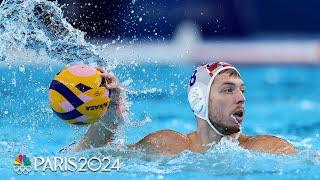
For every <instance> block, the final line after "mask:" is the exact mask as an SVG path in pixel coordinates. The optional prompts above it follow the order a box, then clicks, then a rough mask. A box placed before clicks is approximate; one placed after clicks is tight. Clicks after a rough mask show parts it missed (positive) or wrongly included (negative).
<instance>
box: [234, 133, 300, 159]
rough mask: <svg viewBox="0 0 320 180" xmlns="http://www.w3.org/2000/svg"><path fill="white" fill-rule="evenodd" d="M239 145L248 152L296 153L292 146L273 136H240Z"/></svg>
mask: <svg viewBox="0 0 320 180" xmlns="http://www.w3.org/2000/svg"><path fill="white" fill-rule="evenodd" d="M239 142H240V145H241V146H242V147H243V148H245V149H249V150H255V151H260V152H266V153H272V154H296V153H298V151H297V150H296V149H295V148H294V146H293V145H292V144H291V143H289V142H287V141H286V140H284V139H281V138H278V137H275V136H267V135H262V136H245V135H243V136H241V137H240V139H239Z"/></svg>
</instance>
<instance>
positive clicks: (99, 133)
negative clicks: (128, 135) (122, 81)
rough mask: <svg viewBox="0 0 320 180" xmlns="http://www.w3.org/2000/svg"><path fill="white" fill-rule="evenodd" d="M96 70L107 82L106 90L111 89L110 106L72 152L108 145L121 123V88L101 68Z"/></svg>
mask: <svg viewBox="0 0 320 180" xmlns="http://www.w3.org/2000/svg"><path fill="white" fill-rule="evenodd" d="M97 70H99V71H100V72H102V74H101V76H102V77H103V78H106V79H107V81H108V84H107V85H106V86H107V88H109V89H111V97H110V98H111V102H110V106H109V109H108V112H107V113H106V115H105V116H104V117H102V119H100V120H99V121H97V122H95V123H94V124H92V125H91V126H90V128H89V129H88V131H87V133H86V134H85V135H84V136H83V137H82V138H81V140H80V141H79V142H78V143H77V144H76V145H75V146H74V147H73V148H72V150H73V151H81V150H84V149H89V148H96V147H101V146H104V145H106V144H108V143H109V142H111V141H112V140H113V137H114V134H115V132H116V130H117V127H118V126H119V125H120V124H121V123H122V122H123V115H122V109H121V108H122V107H121V97H120V94H121V91H122V88H121V86H120V85H119V83H118V82H117V80H116V78H115V76H114V75H112V74H110V73H107V72H105V71H104V70H103V69H101V68H97Z"/></svg>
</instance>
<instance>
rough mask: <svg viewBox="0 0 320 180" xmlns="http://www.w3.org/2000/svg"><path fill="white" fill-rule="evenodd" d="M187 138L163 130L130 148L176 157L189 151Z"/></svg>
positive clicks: (174, 132)
mask: <svg viewBox="0 0 320 180" xmlns="http://www.w3.org/2000/svg"><path fill="white" fill-rule="evenodd" d="M189 146H190V142H189V139H188V137H187V136H185V135H183V134H180V133H178V132H176V131H172V130H161V131H157V132H154V133H151V134H149V135H148V136H146V137H144V138H143V139H142V140H140V141H139V142H137V143H136V144H133V145H129V148H132V149H139V150H145V151H149V152H152V153H155V154H161V155H176V154H179V153H180V152H182V151H184V150H186V149H189Z"/></svg>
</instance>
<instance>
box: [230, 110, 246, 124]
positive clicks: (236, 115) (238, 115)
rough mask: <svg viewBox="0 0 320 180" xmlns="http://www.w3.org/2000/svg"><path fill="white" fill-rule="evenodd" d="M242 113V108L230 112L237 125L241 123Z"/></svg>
mask: <svg viewBox="0 0 320 180" xmlns="http://www.w3.org/2000/svg"><path fill="white" fill-rule="evenodd" d="M243 114H244V111H243V109H239V110H237V111H235V112H234V113H233V114H231V118H232V119H234V121H235V122H236V123H237V124H238V125H241V123H242V121H243Z"/></svg>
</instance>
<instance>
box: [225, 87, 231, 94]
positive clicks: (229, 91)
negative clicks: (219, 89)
mask: <svg viewBox="0 0 320 180" xmlns="http://www.w3.org/2000/svg"><path fill="white" fill-rule="evenodd" d="M223 91H224V92H226V93H232V92H233V88H231V87H228V88H225V89H224V90H223Z"/></svg>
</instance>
